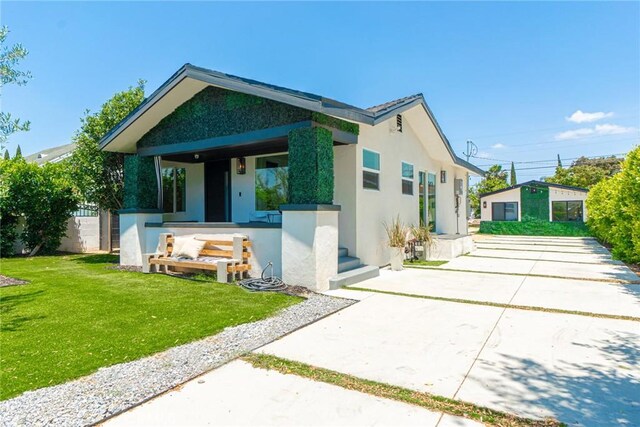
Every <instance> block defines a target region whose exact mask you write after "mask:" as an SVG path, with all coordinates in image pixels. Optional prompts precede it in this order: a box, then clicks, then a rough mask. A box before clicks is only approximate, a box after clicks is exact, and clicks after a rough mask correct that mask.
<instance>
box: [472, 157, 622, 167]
mask: <svg viewBox="0 0 640 427" xmlns="http://www.w3.org/2000/svg"><path fill="white" fill-rule="evenodd" d="M625 154H627V153H615V154H602V155H598V156H580V157H571V158H566V159H560V160H561V161H567V160H577V159H580V158H583V157H584V158H586V159H599V158H606V157H612V156H615V157H617V156H624V155H625ZM476 158H477V159H486V160H498V159H490V158H486V157H476ZM557 161H558V159H557V158H555V159H550V160H532V161H528V162H513V163H514V164H532V163H550V162H554V163H557ZM511 163H512V162H511V161H510V160H506V163H494V164H486V165H478V167H487V166H494V165H496V164H497V165H500V166H504V165H507V166H508V165H510V164H511ZM556 166H557V165H549V166H539V167H541V168H542V167H544V168H546V167H553V168H555V167H556ZM527 169H531V168H518V169H517V170H527Z"/></svg>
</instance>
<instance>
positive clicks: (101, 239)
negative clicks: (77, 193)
mask: <svg viewBox="0 0 640 427" xmlns="http://www.w3.org/2000/svg"><path fill="white" fill-rule="evenodd" d="M75 147H76V145H75V144H73V143H72V144H65V145H60V146H58V147H53V148H47V149H46V150H42V151H39V152H37V153H35V154H31V155H29V156H26V157H25V160H26V161H28V162H35V163H37V164H38V165H44V164H45V163H58V162H60V161H63V160H65V159H67V158H69V157H70V156H71V154H72V153H73V150H74V149H75ZM117 221H118V217H117V215H111V214H110V213H109V212H106V211H100V210H99V209H97V208H96V207H95V206H93V205H90V204H83V205H81V206H80V207H79V208H78V210H77V211H76V212H74V213H73V216H72V217H71V218H69V219H68V220H67V233H66V235H65V237H63V238H62V241H61V242H60V247H59V248H58V250H60V251H63V252H76V253H81V252H95V251H99V250H106V251H111V250H113V249H116V248H118V246H119V244H118V235H119V231H120V230H119V224H118V222H117ZM16 249H17V252H21V251H22V249H23V248H22V246H21V245H17V246H16Z"/></svg>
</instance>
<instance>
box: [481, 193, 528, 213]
mask: <svg viewBox="0 0 640 427" xmlns="http://www.w3.org/2000/svg"><path fill="white" fill-rule="evenodd" d="M484 202H487V207H486V208H485V207H484ZM494 202H496V203H497V202H516V203H518V221H520V219H521V218H520V188H514V189H512V190H508V191H503V192H501V193H497V194H491V195H489V196H485V197H482V198H481V199H480V220H481V221H491V203H494Z"/></svg>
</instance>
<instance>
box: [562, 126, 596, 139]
mask: <svg viewBox="0 0 640 427" xmlns="http://www.w3.org/2000/svg"><path fill="white" fill-rule="evenodd" d="M594 132H595V131H594V130H593V129H591V128H580V129H575V130H568V131H565V132H560V133H558V134H556V140H558V141H564V140H567V139H576V138H580V137H583V136H588V135H591V134H592V133H594Z"/></svg>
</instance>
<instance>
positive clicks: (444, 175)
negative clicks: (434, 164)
mask: <svg viewBox="0 0 640 427" xmlns="http://www.w3.org/2000/svg"><path fill="white" fill-rule="evenodd" d="M446 182H447V171H440V183H442V184H444V183H446Z"/></svg>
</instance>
